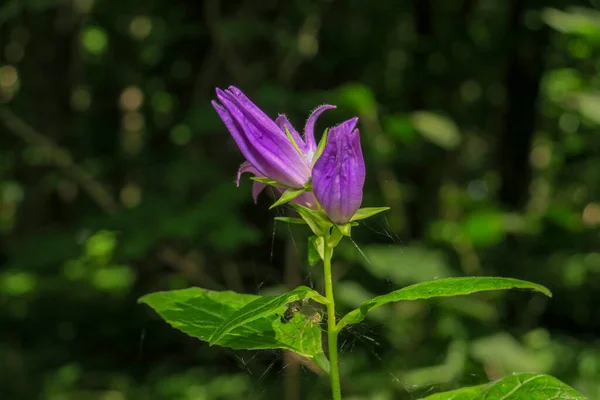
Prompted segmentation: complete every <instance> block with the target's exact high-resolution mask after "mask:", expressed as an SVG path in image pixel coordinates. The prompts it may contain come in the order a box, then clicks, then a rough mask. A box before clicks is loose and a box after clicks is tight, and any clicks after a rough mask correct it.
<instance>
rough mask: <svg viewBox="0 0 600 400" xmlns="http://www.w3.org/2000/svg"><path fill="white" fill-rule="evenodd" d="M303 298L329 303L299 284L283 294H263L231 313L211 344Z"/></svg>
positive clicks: (214, 334) (214, 335)
mask: <svg viewBox="0 0 600 400" xmlns="http://www.w3.org/2000/svg"><path fill="white" fill-rule="evenodd" d="M303 299H313V300H315V301H316V302H319V303H321V304H327V303H328V300H327V299H326V298H325V297H323V296H321V295H320V294H319V293H317V292H315V291H314V290H312V289H311V288H309V287H306V286H299V287H297V288H296V289H294V290H292V291H291V292H287V293H284V294H282V295H281V296H261V297H259V298H257V299H256V300H254V301H252V302H251V303H249V304H247V305H245V306H244V307H242V308H240V309H238V310H236V311H235V312H234V313H232V314H231V315H229V316H228V317H227V318H226V319H225V321H223V322H222V323H221V325H219V327H218V328H217V330H216V331H215V332H214V333H213V334H212V336H211V337H210V340H209V343H210V345H211V346H212V345H214V344H217V343H218V342H219V341H221V339H223V338H224V337H225V336H226V335H227V334H228V333H230V332H232V331H233V330H234V329H236V328H238V327H241V326H245V325H247V324H249V323H251V322H252V321H255V320H257V319H260V318H264V317H269V316H272V315H273V314H276V313H278V312H279V313H281V312H282V310H283V311H285V307H286V305H287V304H289V303H291V302H293V301H298V300H303Z"/></svg>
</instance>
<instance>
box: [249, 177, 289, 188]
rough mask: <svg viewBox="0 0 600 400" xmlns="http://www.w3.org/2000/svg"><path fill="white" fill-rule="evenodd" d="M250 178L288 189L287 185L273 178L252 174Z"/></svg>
mask: <svg viewBox="0 0 600 400" xmlns="http://www.w3.org/2000/svg"><path fill="white" fill-rule="evenodd" d="M250 179H251V180H253V181H256V182H260V183H264V184H265V185H269V186H273V187H277V188H284V189H288V187H287V186H285V185H282V184H281V183H277V182H275V181H274V180H273V179H270V178H267V177H265V176H251V177H250Z"/></svg>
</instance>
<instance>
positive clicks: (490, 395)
mask: <svg viewBox="0 0 600 400" xmlns="http://www.w3.org/2000/svg"><path fill="white" fill-rule="evenodd" d="M492 399H502V400H549V399H561V400H587V399H586V397H585V396H584V395H582V394H581V393H579V392H577V391H576V390H575V389H573V388H571V387H569V386H567V385H566V384H564V383H563V382H561V381H559V380H558V379H556V378H554V377H552V376H549V375H543V374H531V373H528V374H518V375H512V376H507V377H505V378H502V379H499V380H497V381H495V382H490V383H488V384H485V385H479V386H473V387H468V388H463V389H458V390H453V391H450V392H445V393H437V394H434V395H431V396H427V397H425V398H424V399H422V400H492Z"/></svg>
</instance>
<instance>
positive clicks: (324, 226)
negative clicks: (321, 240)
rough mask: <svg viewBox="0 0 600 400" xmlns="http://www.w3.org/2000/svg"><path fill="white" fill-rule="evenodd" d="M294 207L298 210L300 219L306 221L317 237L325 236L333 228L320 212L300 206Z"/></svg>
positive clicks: (294, 205) (293, 205) (295, 205)
mask: <svg viewBox="0 0 600 400" xmlns="http://www.w3.org/2000/svg"><path fill="white" fill-rule="evenodd" d="M292 207H294V208H295V209H296V211H297V212H298V214H300V217H302V219H303V220H305V221H306V223H307V224H308V226H309V227H310V229H311V230H312V231H313V233H314V234H315V235H317V236H323V235H324V234H325V233H327V232H329V229H330V228H331V227H332V226H333V224H332V223H331V222H330V221H329V220H328V219H327V217H326V216H324V215H321V214H320V213H319V212H318V211H314V210H311V209H310V208H308V207H304V206H301V205H299V204H292Z"/></svg>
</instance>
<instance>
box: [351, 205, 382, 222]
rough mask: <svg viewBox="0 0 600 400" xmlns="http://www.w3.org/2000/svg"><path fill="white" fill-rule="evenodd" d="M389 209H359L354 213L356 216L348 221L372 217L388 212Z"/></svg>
mask: <svg viewBox="0 0 600 400" xmlns="http://www.w3.org/2000/svg"><path fill="white" fill-rule="evenodd" d="M389 209H390V208H389V207H365V208H359V209H358V210H357V211H356V214H354V216H353V217H352V218H351V219H350V221H358V220H360V219H365V218H369V217H372V216H373V215H375V214H379V213H380V212H384V211H387V210H389Z"/></svg>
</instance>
